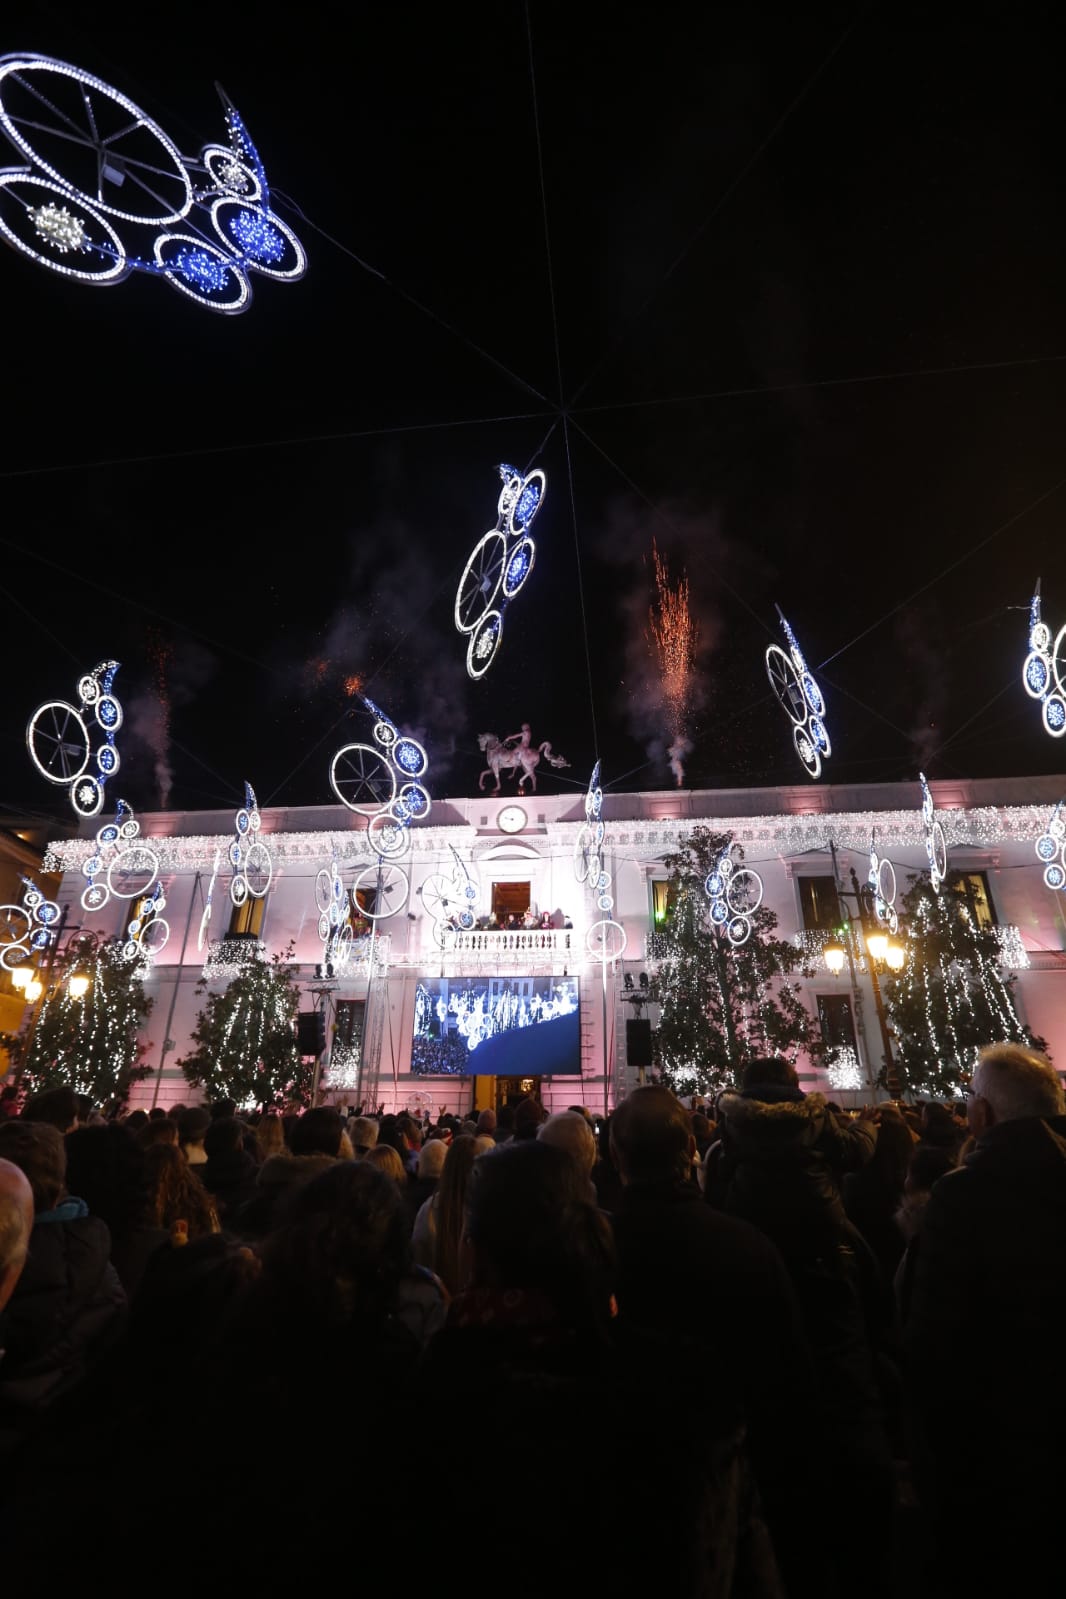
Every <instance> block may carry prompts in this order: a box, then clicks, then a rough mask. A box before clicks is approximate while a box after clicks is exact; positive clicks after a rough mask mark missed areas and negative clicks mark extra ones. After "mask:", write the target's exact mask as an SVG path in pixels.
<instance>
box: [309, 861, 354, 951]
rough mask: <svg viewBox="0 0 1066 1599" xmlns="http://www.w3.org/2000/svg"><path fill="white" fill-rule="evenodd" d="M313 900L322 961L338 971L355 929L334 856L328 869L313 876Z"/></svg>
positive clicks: (350, 949) (350, 948)
mask: <svg viewBox="0 0 1066 1599" xmlns="http://www.w3.org/2000/svg"><path fill="white" fill-rule="evenodd" d="M315 903H316V905H317V906H318V936H319V938H320V939H321V940H322V961H323V964H324V965H325V966H326V967H327V969H328V968H332V971H333V974H334V975H339V973H341V972H342V971H343V970H344V968H345V967H346V966H347V965H348V962H349V960H350V959H351V954H352V944H353V942H354V939H355V933H354V930H353V928H352V922H351V914H350V911H349V907H348V895H347V892H346V891H345V887H344V882H343V880H342V878H341V874H340V867H339V866H338V864H337V861H336V859H335V858H334V860H333V861H332V862H331V863H330V867H329V870H328V871H327V870H326V869H325V868H324V867H323V869H322V870H321V871H320V872H319V873H318V876H317V877H316V878H315Z"/></svg>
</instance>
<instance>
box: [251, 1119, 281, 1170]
mask: <svg viewBox="0 0 1066 1599" xmlns="http://www.w3.org/2000/svg"><path fill="white" fill-rule="evenodd" d="M255 1147H256V1152H257V1154H258V1158H259V1164H260V1166H262V1164H263V1162H264V1161H266V1160H269V1159H270V1157H271V1155H282V1154H284V1152H285V1128H284V1127H283V1126H282V1122H281V1117H280V1116H278V1115H277V1114H276V1113H275V1112H273V1111H269V1112H268V1113H267V1114H266V1115H265V1116H261V1117H260V1118H259V1121H258V1122H257V1123H256V1128H255Z"/></svg>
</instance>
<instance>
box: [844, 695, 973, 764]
mask: <svg viewBox="0 0 1066 1599" xmlns="http://www.w3.org/2000/svg"><path fill="white" fill-rule="evenodd" d="M823 681H824V682H825V683H827V684H828V685H829V687H830V688H831V689H832V690H833V692H834V694H843V696H844V698H845V699H846V700H851V702H852V704H853V705H857V706H858V707H859V708H860V710H863V711H866V712H867V713H868V715H870V716H873V717H875V718H876V720H877V721H879V722H883V723H884V724H885V726H886V727H889V728H891V729H892V731H893V733H898V734H899V736H900V738H902V739H904V740H905V741H906V742H907V743H908V744H912V743H913V742H914V735H913V734H912V733H908V732H907V731H906V729H905V728H902V727H898V726H897V725H896V723H895V722H892V721H890V720H889V718H888V717H887V716H885V715H884V714H883V713H882V712H881V711H879V710H878V709H877V708H876V706H873V705H867V703H866V701H865V700H860V698H859V696H858V695H857V694H852V693H851V692H850V690H848V689H846V688H842V687H841V685H840V684H839V683H834V682H833V681H832V679H831V678H828V677H827V678H824V679H823ZM948 766H949V768H950V769H951V771H953V772H954V773H955V775H956V776H957V777H963V778H964V777H966V775H967V774H966V773H965V772H963V771H961V770H960V768H959V767H957V766H956V765H954V763H953V762H951V761H949V762H948Z"/></svg>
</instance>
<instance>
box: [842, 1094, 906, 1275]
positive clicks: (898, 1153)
mask: <svg viewBox="0 0 1066 1599" xmlns="http://www.w3.org/2000/svg"><path fill="white" fill-rule="evenodd" d="M913 1153H914V1141H913V1139H912V1138H911V1135H910V1130H909V1128H908V1127H907V1124H906V1122H905V1121H904V1120H903V1118H902V1116H900V1114H899V1112H898V1111H897V1110H896V1108H895V1106H893V1105H882V1106H880V1107H879V1108H878V1111H877V1143H876V1145H875V1147H874V1152H873V1155H872V1156H871V1158H870V1160H869V1161H868V1162H867V1163H866V1165H865V1166H862V1167H861V1168H860V1169H859V1170H858V1171H854V1172H849V1173H848V1174H847V1175H846V1176H845V1178H844V1181H843V1189H842V1192H843V1198H844V1208H845V1210H846V1211H847V1214H848V1217H849V1218H850V1220H851V1221H852V1222H853V1223H854V1225H855V1226H856V1227H857V1228H858V1229H859V1231H860V1233H861V1234H862V1236H863V1237H864V1238H865V1240H866V1242H867V1243H868V1244H869V1246H870V1248H871V1250H872V1251H873V1253H874V1255H875V1256H876V1259H877V1264H878V1266H879V1268H880V1270H881V1276H882V1281H883V1283H884V1285H885V1288H886V1291H891V1285H892V1283H893V1281H894V1279H895V1275H896V1271H897V1269H898V1267H899V1263H900V1261H901V1259H902V1258H903V1250H904V1245H905V1240H904V1237H903V1234H902V1233H901V1231H900V1228H899V1223H898V1221H897V1220H896V1216H897V1213H898V1211H899V1207H900V1204H901V1202H902V1199H903V1189H904V1184H905V1183H906V1180H907V1172H908V1170H909V1168H910V1163H911V1158H912V1156H913Z"/></svg>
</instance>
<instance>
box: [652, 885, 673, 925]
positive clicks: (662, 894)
mask: <svg viewBox="0 0 1066 1599" xmlns="http://www.w3.org/2000/svg"><path fill="white" fill-rule="evenodd" d="M669 888H670V884H669V883H668V882H667V880H666V878H665V877H656V878H653V879H652V885H651V919H652V923H653V925H654V926H656V927H661V926H662V924H663V922H665V920H666V911H667V898H668V893H669Z"/></svg>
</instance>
